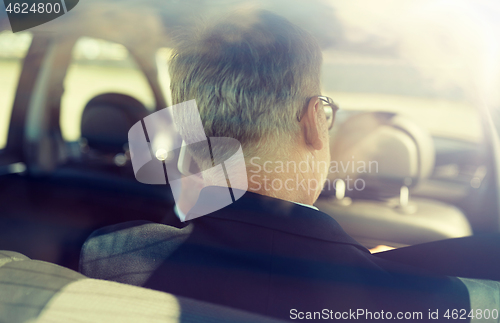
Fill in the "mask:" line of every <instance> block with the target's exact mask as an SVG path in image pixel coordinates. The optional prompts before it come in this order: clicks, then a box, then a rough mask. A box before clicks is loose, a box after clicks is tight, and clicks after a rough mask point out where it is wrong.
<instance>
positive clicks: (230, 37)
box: [169, 11, 322, 157]
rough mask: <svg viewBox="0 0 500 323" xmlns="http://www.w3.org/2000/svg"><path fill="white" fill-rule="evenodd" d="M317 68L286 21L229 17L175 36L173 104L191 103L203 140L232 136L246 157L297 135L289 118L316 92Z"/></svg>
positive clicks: (306, 39) (314, 56)
mask: <svg viewBox="0 0 500 323" xmlns="http://www.w3.org/2000/svg"><path fill="white" fill-rule="evenodd" d="M321 63H322V57H321V50H320V47H319V45H318V43H317V42H316V40H315V39H314V38H313V37H312V36H311V35H310V34H308V33H307V32H306V31H304V30H302V29H301V28H299V27H297V26H295V25H293V24H292V23H290V22H289V21H288V20H286V19H284V18H282V17H280V16H277V15H275V14H273V13H271V12H268V11H258V12H253V13H252V14H246V15H241V14H236V15H233V16H231V17H230V18H229V19H226V20H224V21H222V22H219V23H217V24H215V25H212V26H211V27H207V28H203V29H199V30H198V31H196V32H192V33H190V35H189V36H186V35H184V37H182V38H180V39H178V43H177V45H176V46H175V47H174V51H173V54H172V56H171V58H170V65H169V72H170V77H171V92H172V99H173V103H174V104H178V103H182V102H185V101H188V100H193V99H194V100H196V103H197V105H198V109H199V112H200V116H201V120H202V123H203V125H204V129H205V133H206V135H207V136H208V137H230V138H234V139H237V140H238V141H239V142H240V143H241V144H242V146H243V148H244V152H245V156H246V157H248V156H249V155H251V154H252V152H251V151H252V150H253V149H254V148H255V147H259V146H260V145H259V144H260V143H261V140H262V139H265V140H266V141H267V142H269V141H270V140H277V139H279V138H283V137H284V136H288V137H289V136H291V134H293V133H297V131H298V130H299V129H300V128H299V123H298V122H297V116H299V114H300V113H301V112H302V111H303V109H304V107H305V105H306V103H307V99H308V97H309V96H311V95H316V94H319V93H317V91H319V88H320V84H319V76H320V69H321ZM184 124H185V123H184ZM180 131H181V135H182V133H183V131H182V129H180Z"/></svg>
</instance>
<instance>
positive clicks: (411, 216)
mask: <svg viewBox="0 0 500 323" xmlns="http://www.w3.org/2000/svg"><path fill="white" fill-rule="evenodd" d="M337 133H338V135H336V136H335V137H334V138H332V140H331V159H332V161H331V163H330V168H329V177H328V179H327V181H326V184H325V188H324V190H323V194H322V196H321V197H320V198H319V199H318V201H317V203H316V204H315V205H316V206H317V207H319V208H320V210H322V211H324V212H325V213H328V214H329V215H331V216H332V217H333V218H334V219H335V220H337V221H338V222H339V224H340V225H341V226H342V227H343V228H344V230H345V231H346V232H347V233H349V234H350V235H351V236H353V237H354V238H355V239H356V240H358V241H359V242H360V243H362V244H364V245H365V246H367V247H369V248H371V247H374V246H376V245H379V244H386V245H389V246H394V247H400V246H406V245H412V244H417V243H423V242H429V241H435V240H441V239H446V238H455V237H463V236H468V235H470V234H472V230H471V228H470V225H469V222H468V221H467V218H466V217H465V215H464V214H463V213H462V212H461V211H460V210H459V209H458V208H456V207H454V206H452V205H449V204H445V203H441V202H438V201H435V200H431V199H424V198H411V194H410V193H411V191H412V189H414V188H415V187H416V186H417V185H418V184H419V182H420V181H421V180H422V179H425V178H427V177H428V176H429V175H430V174H431V173H432V171H433V169H434V158H435V151H434V146H433V140H432V137H431V136H430V134H429V133H427V132H426V131H425V130H424V129H422V128H421V127H419V126H418V125H417V124H415V123H414V122H412V120H410V119H408V118H406V117H404V116H401V115H398V114H395V113H386V112H369V113H361V114H357V115H354V116H352V117H350V118H349V119H348V120H346V121H345V122H344V123H343V124H342V125H341V126H340V127H339V129H338V131H337Z"/></svg>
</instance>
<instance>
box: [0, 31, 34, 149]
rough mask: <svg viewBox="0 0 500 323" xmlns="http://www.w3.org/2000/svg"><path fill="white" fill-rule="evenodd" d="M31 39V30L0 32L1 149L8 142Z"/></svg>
mask: <svg viewBox="0 0 500 323" xmlns="http://www.w3.org/2000/svg"><path fill="white" fill-rule="evenodd" d="M31 39H32V35H31V33H29V32H21V33H15V34H14V33H12V32H10V31H3V32H0V75H1V77H0V149H3V148H4V147H5V145H6V144H7V134H8V132H9V122H10V115H11V112H12V106H13V104H14V97H15V95H16V89H17V83H18V81H19V76H20V75H21V69H22V66H23V59H24V57H25V56H26V53H27V52H28V48H29V46H30V44H31Z"/></svg>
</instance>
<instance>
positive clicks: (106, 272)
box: [80, 12, 487, 322]
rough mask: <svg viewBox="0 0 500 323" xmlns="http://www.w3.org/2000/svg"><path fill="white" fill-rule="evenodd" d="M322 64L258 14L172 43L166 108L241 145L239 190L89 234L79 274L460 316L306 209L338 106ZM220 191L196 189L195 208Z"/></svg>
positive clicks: (364, 310)
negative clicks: (210, 204)
mask: <svg viewBox="0 0 500 323" xmlns="http://www.w3.org/2000/svg"><path fill="white" fill-rule="evenodd" d="M321 62H322V58H321V50H320V48H319V46H318V44H317V43H316V41H315V40H314V38H313V37H312V36H311V35H309V34H308V33H307V32H305V31H304V30H302V29H300V28H298V27H297V26H295V25H293V24H291V23H290V22H288V21H287V20H285V19H283V18H281V17H279V16H277V15H274V14H272V13H269V12H254V13H251V14H246V15H242V14H234V15H232V16H231V18H230V19H225V20H223V21H220V22H218V23H217V24H214V25H212V26H209V27H205V28H203V29H200V30H199V31H198V32H195V33H192V34H191V35H190V36H189V37H185V38H184V39H183V40H182V41H181V42H179V44H178V45H177V46H176V48H175V49H174V53H173V56H172V59H171V62H170V66H169V70H170V74H171V90H172V97H173V100H174V104H179V103H182V102H186V101H189V100H195V101H196V104H197V107H198V109H199V113H200V116H201V121H202V123H203V126H204V130H205V134H206V136H207V137H210V138H211V137H229V138H234V139H237V140H238V141H239V142H240V143H241V146H242V147H243V152H244V157H245V161H246V166H247V174H246V175H247V176H246V178H247V181H248V182H247V183H244V184H245V185H242V186H244V187H246V186H248V189H247V191H246V192H245V193H244V194H243V193H242V194H243V195H242V197H241V198H240V199H237V200H236V201H235V202H234V203H232V204H230V205H229V206H227V207H225V208H222V209H220V210H218V211H216V212H213V213H210V214H207V215H205V216H202V217H198V218H195V219H193V220H191V221H190V223H189V225H187V226H185V227H183V228H175V227H171V226H167V225H164V224H156V223H151V222H146V221H138V222H131V223H123V224H119V225H116V226H112V227H107V228H103V229H100V230H98V231H96V232H95V233H94V234H93V235H92V236H91V237H90V238H89V239H88V240H87V242H86V243H85V245H84V247H83V250H82V256H81V264H80V269H81V271H82V273H83V274H85V275H87V276H89V277H92V278H100V279H108V280H115V281H118V282H124V283H129V284H133V285H139V286H144V287H148V288H152V289H157V290H161V291H166V292H169V293H173V294H175V295H179V296H185V297H190V298H194V299H198V300H203V301H208V302H211V303H216V304H222V305H226V306H229V307H234V308H238V309H243V310H247V311H250V312H254V313H260V314H264V315H268V316H273V317H277V318H281V319H292V320H294V319H306V318H307V319H359V320H368V321H370V320H375V319H378V320H387V319H396V318H400V319H409V320H410V321H411V320H413V321H424V322H425V321H436V318H438V319H439V320H444V318H443V314H444V313H445V312H446V310H448V309H464V310H470V308H471V304H470V300H469V294H468V291H467V288H466V286H465V284H464V283H463V282H462V280H460V279H458V278H453V277H447V276H439V275H431V274H428V273H427V272H425V271H423V270H420V269H418V268H414V267H410V266H405V265H401V264H398V263H395V262H392V261H387V260H384V259H381V258H378V257H376V256H374V255H372V254H370V252H369V251H368V250H367V249H366V248H364V247H363V246H362V245H360V244H359V243H357V242H356V241H355V240H354V239H352V238H351V237H350V236H349V235H347V234H346V233H345V232H344V231H343V230H342V228H341V227H340V226H339V224H338V223H337V222H336V221H335V220H334V219H333V218H332V217H330V216H329V215H327V214H325V213H322V212H320V211H319V210H318V209H317V208H315V207H314V206H313V204H314V202H315V201H316V199H317V198H318V196H319V194H320V192H321V189H322V185H323V183H324V181H325V179H326V175H327V170H328V167H327V165H329V162H330V151H329V136H328V130H329V128H331V126H332V124H333V120H334V115H335V112H336V109H337V107H336V105H335V104H334V103H333V102H332V100H331V99H330V98H327V97H324V96H322V95H321V91H320V68H321ZM177 118H183V116H177ZM184 130H185V131H184V132H185V133H184V134H183V135H184V136H186V137H189V129H188V130H186V129H184ZM181 133H182V129H181ZM187 139H188V140H189V138H187ZM214 149H215V148H214ZM192 150H193V151H192V154H193V156H194V159H195V160H197V162H198V163H199V166H200V167H202V168H206V167H207V166H206V165H202V164H203V161H201V160H200V159H199V158H198V159H197V156H198V157H199V151H198V152H197V151H196V149H192ZM219 153H220V154H224V152H219ZM197 154H198V155H197ZM226 166H227V170H226V171H227V172H228V173H230V172H231V165H226ZM207 176H208V175H207ZM207 181H209V182H210V179H208V178H207ZM240 184H241V183H240ZM231 186H232V189H233V190H238V186H239V185H238V183H231ZM224 189H225V190H227V188H222V187H220V186H216V183H214V186H209V187H205V188H204V189H203V190H202V191H201V194H200V197H199V199H198V202H199V201H201V200H205V201H206V200H217V198H218V196H219V193H220V192H221V190H224ZM197 208H199V203H198V205H195V206H194V207H193V209H194V210H196V209H197ZM484 305H485V306H487V304H484ZM398 313H399V314H398ZM439 320H438V321H439ZM451 320H452V319H451Z"/></svg>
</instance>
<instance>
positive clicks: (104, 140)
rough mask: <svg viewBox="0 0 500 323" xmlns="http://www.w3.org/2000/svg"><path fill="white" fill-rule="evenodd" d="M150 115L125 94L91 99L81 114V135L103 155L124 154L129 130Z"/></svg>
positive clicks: (138, 103) (111, 94)
mask: <svg viewBox="0 0 500 323" xmlns="http://www.w3.org/2000/svg"><path fill="white" fill-rule="evenodd" d="M148 114H149V112H148V110H147V109H146V107H145V106H144V105H143V104H142V103H141V102H139V101H138V100H136V99H134V98H132V97H130V96H128V95H124V94H119V93H106V94H101V95H98V96H96V97H94V98H93V99H92V100H90V101H89V102H88V103H87V105H86V106H85V109H84V110H83V114H82V122H81V136H82V138H85V139H86V140H87V145H88V146H89V147H90V148H92V149H95V150H98V151H100V152H102V153H113V154H116V153H119V152H123V147H124V145H125V144H126V143H127V142H128V131H129V130H130V128H131V127H132V126H133V125H134V124H135V123H136V122H137V121H139V120H141V119H143V118H144V117H146V116H147V115H148Z"/></svg>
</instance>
